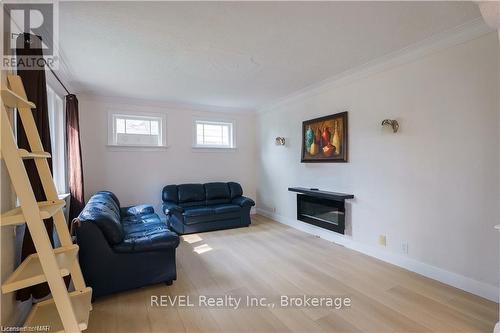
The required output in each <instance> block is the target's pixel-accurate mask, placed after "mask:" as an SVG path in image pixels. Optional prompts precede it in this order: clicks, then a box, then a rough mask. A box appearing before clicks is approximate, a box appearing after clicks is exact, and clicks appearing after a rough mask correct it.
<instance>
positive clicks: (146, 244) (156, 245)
mask: <svg viewBox="0 0 500 333" xmlns="http://www.w3.org/2000/svg"><path fill="white" fill-rule="evenodd" d="M178 245H179V236H177V234H175V233H174V232H171V231H170V230H168V228H167V226H166V225H165V224H163V223H160V224H151V223H146V224H143V225H142V227H139V226H137V225H136V226H135V228H134V231H133V232H130V233H128V234H127V235H125V238H124V240H123V242H121V243H119V244H116V245H115V246H114V247H113V249H114V250H115V251H116V252H145V251H162V250H171V249H175V248H176V247H177V246H178Z"/></svg>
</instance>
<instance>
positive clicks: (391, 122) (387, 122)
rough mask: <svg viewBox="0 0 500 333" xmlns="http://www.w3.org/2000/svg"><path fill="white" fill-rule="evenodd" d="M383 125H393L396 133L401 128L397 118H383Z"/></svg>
mask: <svg viewBox="0 0 500 333" xmlns="http://www.w3.org/2000/svg"><path fill="white" fill-rule="evenodd" d="M382 126H391V127H392V131H393V132H394V133H396V132H397V131H398V130H399V123H398V121H397V120H396V119H384V120H382Z"/></svg>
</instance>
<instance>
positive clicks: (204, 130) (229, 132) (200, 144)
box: [194, 120, 235, 148]
mask: <svg viewBox="0 0 500 333" xmlns="http://www.w3.org/2000/svg"><path fill="white" fill-rule="evenodd" d="M194 127H195V135H194V136H195V138H194V147H195V148H235V142H234V141H235V140H234V124H233V122H229V121H207V120H195V121H194Z"/></svg>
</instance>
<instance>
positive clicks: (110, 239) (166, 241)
mask: <svg viewBox="0 0 500 333" xmlns="http://www.w3.org/2000/svg"><path fill="white" fill-rule="evenodd" d="M75 231H76V238H77V243H78V246H79V247H80V250H79V260H80V266H81V268H82V272H83V276H84V278H85V281H86V283H87V284H88V285H89V286H90V287H92V290H93V293H92V294H93V297H99V296H103V295H107V294H111V293H115V292H119V291H123V290H128V289H133V288H138V287H142V286H145V285H149V284H155V283H159V282H166V283H167V284H171V283H172V281H173V280H175V279H176V277H177V276H176V274H177V273H176V266H175V249H176V248H177V246H178V245H179V236H177V234H176V233H174V232H172V231H170V230H169V229H168V228H167V225H166V224H165V223H164V222H162V221H161V220H160V218H159V216H158V215H157V214H155V212H154V209H153V207H152V206H149V205H140V206H132V207H123V208H120V202H119V201H118V198H117V197H116V196H115V195H114V194H113V193H111V192H108V191H101V192H97V193H96V194H95V195H93V196H92V197H91V198H90V200H89V201H88V203H87V205H86V206H85V208H84V209H83V211H82V212H81V213H80V215H79V217H78V221H77V223H76V225H75Z"/></svg>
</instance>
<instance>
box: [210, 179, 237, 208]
mask: <svg viewBox="0 0 500 333" xmlns="http://www.w3.org/2000/svg"><path fill="white" fill-rule="evenodd" d="M204 186H205V196H206V200H207V202H206V204H207V205H217V204H224V203H228V202H230V201H231V196H230V192H229V187H228V186H227V183H206V184H205V185H204Z"/></svg>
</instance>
